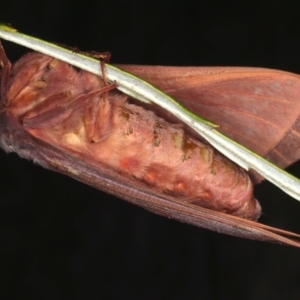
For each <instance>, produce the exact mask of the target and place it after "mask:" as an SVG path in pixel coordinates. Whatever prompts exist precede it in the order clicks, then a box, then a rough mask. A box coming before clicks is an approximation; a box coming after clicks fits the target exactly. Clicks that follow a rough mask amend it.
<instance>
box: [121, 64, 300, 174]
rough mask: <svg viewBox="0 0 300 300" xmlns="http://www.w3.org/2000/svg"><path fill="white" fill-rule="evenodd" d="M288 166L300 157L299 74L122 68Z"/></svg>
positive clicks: (211, 68) (150, 67) (232, 70)
mask: <svg viewBox="0 0 300 300" xmlns="http://www.w3.org/2000/svg"><path fill="white" fill-rule="evenodd" d="M119 67H121V68H123V69H125V70H127V71H128V72H131V73H133V74H136V75H138V76H140V77H142V78H143V79H145V80H146V81H149V82H150V83H152V84H153V85H155V86H157V87H158V88H160V89H162V90H164V91H165V92H166V93H168V94H170V95H172V96H173V97H174V98H175V99H177V100H178V101H180V102H181V103H182V104H183V105H185V106H186V107H188V108H189V109H190V110H191V111H193V112H195V113H196V114H199V115H200V116H203V117H204V118H207V119H208V120H210V121H213V122H214V123H216V124H218V125H220V126H221V127H220V128H219V130H220V131H221V132H223V133H224V134H225V135H227V136H229V137H230V138H232V139H233V140H236V141H237V142H239V143H241V144H242V145H244V146H246V147H247V148H249V149H251V150H252V151H254V152H256V153H258V154H260V155H262V156H264V157H266V158H267V159H268V160H270V161H271V162H273V163H275V164H276V165H278V166H280V167H281V168H285V167H287V166H288V165H290V164H292V163H293V162H295V161H297V160H298V159H299V158H300V121H299V109H300V101H299V97H300V76H299V75H296V74H292V73H288V72H283V71H277V70H271V69H260V68H240V67H162V66H135V65H121V66H119Z"/></svg>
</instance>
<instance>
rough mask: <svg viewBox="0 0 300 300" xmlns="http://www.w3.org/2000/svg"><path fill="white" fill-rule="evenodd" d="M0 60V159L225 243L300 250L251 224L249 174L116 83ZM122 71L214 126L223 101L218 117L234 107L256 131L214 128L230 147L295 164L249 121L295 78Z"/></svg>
mask: <svg viewBox="0 0 300 300" xmlns="http://www.w3.org/2000/svg"><path fill="white" fill-rule="evenodd" d="M0 60H1V67H2V70H1V102H0V113H1V114H0V130H1V140H0V145H1V147H2V148H3V149H4V150H5V151H7V152H11V151H13V152H16V153H18V154H19V155H20V156H21V157H24V158H27V159H30V160H33V161H34V162H35V163H38V164H40V165H42V166H43V167H45V168H48V169H51V170H54V171H58V172H61V173H64V174H67V175H69V176H71V177H73V178H75V179H77V180H80V181H83V182H85V183H87V184H89V185H91V186H94V187H96V188H99V189H101V190H104V191H106V192H108V193H111V194H114V195H116V196H119V197H121V198H124V199H126V200H128V201H129V202H131V203H134V204H137V205H139V206H142V207H144V208H145V209H148V210H150V211H153V212H155V213H158V214H160V215H163V216H167V217H170V218H175V219H178V220H180V221H183V222H187V223H190V224H194V225H197V226H200V227H204V228H208V229H211V230H215V231H218V232H222V233H226V234H230V235H236V236H240V237H245V238H250V239H257V240H264V241H272V242H281V243H286V244H289V245H294V246H300V243H299V242H298V241H296V239H297V238H299V236H298V235H296V234H293V233H290V232H286V231H283V230H280V229H276V228H272V227H268V226H265V225H262V224H259V223H257V222H254V221H252V220H257V219H258V217H259V216H260V212H261V208H260V205H259V203H258V202H257V200H256V199H255V198H254V197H253V193H252V192H253V184H252V181H251V179H250V177H249V175H248V174H247V173H246V172H245V171H244V170H243V169H241V168H239V167H237V166H236V165H235V164H233V163H232V162H230V161H229V160H228V159H227V158H225V157H223V156H222V155H221V154H219V153H218V152H217V151H215V150H214V149H213V148H212V147H210V146H209V145H207V144H206V143H204V142H203V141H201V140H199V139H197V138H195V137H194V136H193V135H191V134H189V133H188V132H187V131H186V130H185V128H184V127H183V126H182V125H180V124H178V123H177V124H176V123H175V124H174V123H171V122H169V121H166V120H165V119H163V118H162V116H161V115H160V113H159V112H153V111H152V110H151V107H144V106H141V105H139V104H137V102H134V99H130V98H129V97H128V96H126V95H124V94H122V93H120V92H118V91H117V90H116V89H115V87H116V85H107V84H106V82H104V81H103V80H102V79H101V78H100V77H98V76H95V75H92V74H90V73H88V72H85V71H82V70H78V69H75V68H74V67H72V66H70V65H68V64H66V63H63V62H61V61H59V60H57V59H54V58H51V57H49V56H46V55H42V54H39V53H29V54H27V55H25V56H24V57H22V58H21V59H20V60H19V61H18V62H17V63H16V64H14V66H13V67H11V64H10V62H9V61H8V59H7V57H6V55H5V52H4V50H3V48H1V53H0ZM123 67H124V68H126V69H127V70H130V71H131V72H132V73H135V74H138V75H139V76H141V77H143V78H145V79H146V80H148V81H149V82H152V83H154V84H155V85H157V86H159V87H160V88H161V89H163V90H165V91H166V92H168V93H170V94H171V95H174V96H175V97H176V99H178V100H181V101H182V102H184V104H185V105H186V106H188V107H189V108H190V109H193V110H194V111H196V112H198V113H199V111H200V110H201V115H203V116H204V117H208V118H209V119H211V120H213V121H215V122H216V123H218V124H223V123H222V122H219V118H220V113H219V112H218V111H216V113H215V114H214V113H213V108H214V106H215V103H216V102H215V101H217V100H216V98H217V97H216V94H218V95H219V94H222V96H221V97H220V100H219V101H221V102H219V104H220V103H222V105H221V106H223V111H224V112H225V114H226V113H227V114H229V115H230V116H231V117H232V116H234V115H235V114H234V111H236V110H237V109H238V110H240V111H242V113H240V116H241V118H244V115H245V114H249V115H250V117H249V120H250V121H249V122H250V123H251V121H252V119H254V121H255V122H257V123H258V125H257V126H256V127H253V128H252V129H251V132H250V131H248V132H247V131H245V132H242V134H241V131H240V130H238V126H237V125H236V128H234V126H235V122H238V121H239V120H238V118H235V117H232V123H231V124H229V125H226V124H225V125H224V126H223V125H222V129H223V130H224V131H225V132H227V131H232V132H231V136H233V138H234V139H236V140H238V141H241V140H242V142H243V144H244V145H246V146H247V147H249V148H250V149H252V150H253V151H256V152H258V153H259V154H262V155H265V156H267V157H268V158H270V159H271V160H272V161H275V162H277V163H279V164H281V165H284V166H285V165H286V164H288V163H291V162H292V161H294V160H295V159H297V157H295V156H293V155H294V153H293V154H292V155H289V156H287V155H286V154H285V155H284V160H280V159H278V156H279V157H280V156H282V153H281V152H280V143H278V141H277V140H276V139H274V138H273V140H272V139H271V140H268V141H267V142H266V144H265V145H261V143H260V141H259V135H258V133H257V132H258V131H260V130H261V127H262V126H265V122H266V121H265V120H268V123H270V124H271V121H270V120H269V119H268V118H265V119H264V120H260V119H259V118H261V117H262V115H261V113H260V112H259V114H258V116H259V117H256V116H254V113H253V109H252V108H250V106H249V105H250V104H251V102H253V101H257V100H258V99H262V98H266V99H273V98H274V95H275V90H276V89H277V90H280V88H282V87H284V86H285V89H286V90H285V93H287V92H288V87H291V85H295V86H296V84H298V86H299V77H298V76H296V75H293V74H288V73H285V72H279V71H270V70H263V69H246V68H236V69H230V68H228V69H225V68H219V69H217V68H211V69H205V68H203V69H201V68H196V69H193V68H168V67H158V68H157V71H158V72H157V73H155V69H156V67H145V66H123ZM270 74H272V78H270ZM187 78H188V79H189V80H190V82H189V84H186V81H187ZM245 79H247V80H245ZM272 80H273V82H275V83H274V84H273V86H274V89H275V90H274V91H272V89H271V88H270V82H271V81H272ZM247 81H248V85H247V84H245V82H247ZM279 85H281V86H280V87H278V86H279ZM287 85H289V86H287ZM203 86H204V87H203ZM298 89H300V88H298ZM252 90H255V92H252ZM293 92H295V91H293ZM276 95H277V96H276V97H277V102H278V103H281V102H284V101H286V99H285V98H284V99H283V98H281V99H280V96H278V91H277V94H276ZM229 97H232V98H235V97H239V99H242V98H243V97H246V98H248V100H249V103H248V104H246V105H245V103H242V101H241V102H240V105H239V106H237V105H236V104H235V105H233V106H232V108H231V107H230V105H229V104H228V103H229V102H230V101H229V102H228V101H226V98H229ZM272 97H273V98H272ZM286 97H287V99H288V95H287V96H286ZM192 99H193V101H191V100H192ZM195 99H196V100H195ZM208 101H209V105H207V102H208ZM279 105H280V104H279ZM219 106H220V105H219ZM203 107H204V109H203V110H202V108H203ZM262 107H263V106H262ZM262 110H264V108H262ZM202 111H203V112H204V113H203V112H202ZM212 115H213V117H211V116H212ZM271 117H272V116H270V118H271ZM244 122H245V120H244ZM270 127H271V131H272V129H273V128H272V126H270ZM256 131H257V132H256ZM259 134H261V133H259ZM270 134H271V133H270ZM291 134H293V132H292V133H291ZM229 135H230V134H229ZM277 135H278V132H277ZM254 136H255V137H254ZM284 136H285V138H287V135H286V134H285V135H284ZM278 144H279V148H278V146H277V148H278V149H279V150H278V149H277V148H276V151H275V152H274V153H273V152H272V151H271V149H274V148H275V147H274V145H278ZM252 177H253V178H254V179H255V178H256V180H259V178H258V177H257V176H256V177H255V174H254V175H253V176H252Z"/></svg>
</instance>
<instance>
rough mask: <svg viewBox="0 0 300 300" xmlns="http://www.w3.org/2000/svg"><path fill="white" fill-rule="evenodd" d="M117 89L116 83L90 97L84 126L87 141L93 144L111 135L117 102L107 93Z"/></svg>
mask: <svg viewBox="0 0 300 300" xmlns="http://www.w3.org/2000/svg"><path fill="white" fill-rule="evenodd" d="M116 87H117V84H115V83H114V84H111V85H108V86H105V87H103V88H102V89H101V90H100V91H99V92H96V93H93V94H91V95H90V97H89V102H88V104H87V105H86V108H85V112H84V125H85V129H86V135H87V139H88V141H89V142H91V143H98V142H100V141H102V140H103V139H105V137H107V136H108V135H109V133H110V129H111V128H112V120H113V116H112V114H113V108H114V106H115V105H116V104H117V101H114V102H112V101H110V100H109V97H108V93H107V92H108V91H110V90H112V89H114V88H116ZM122 99H123V98H122Z"/></svg>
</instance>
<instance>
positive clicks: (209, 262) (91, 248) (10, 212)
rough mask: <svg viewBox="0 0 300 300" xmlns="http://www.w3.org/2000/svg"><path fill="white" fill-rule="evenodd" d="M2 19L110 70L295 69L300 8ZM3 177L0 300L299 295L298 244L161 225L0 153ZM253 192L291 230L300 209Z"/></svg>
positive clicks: (135, 6)
mask: <svg viewBox="0 0 300 300" xmlns="http://www.w3.org/2000/svg"><path fill="white" fill-rule="evenodd" d="M0 21H4V22H10V23H11V24H12V25H13V26H14V27H16V28H17V29H19V30H20V31H22V32H24V33H27V34H30V35H35V36H37V37H39V38H43V39H46V40H49V41H53V42H58V43H62V44H65V45H70V46H76V47H78V48H80V49H82V50H98V51H106V50H109V51H111V52H112V54H113V58H112V62H115V63H130V64H153V65H155V64H160V65H195V66H202V65H222V66H234V65H236V66H260V67H270V68H276V69H283V70H287V71H291V72H295V73H299V74H300V59H299V56H300V34H299V32H300V31H299V29H300V18H299V9H298V4H297V1H279V0H269V1H251V2H250V1H249V2H245V1H228V3H227V1H184V0H182V1H179V0H169V1H167V0H160V1H159V2H158V3H156V4H155V3H153V2H152V3H151V2H148V3H144V2H143V1H138V0H136V1H133V0H129V1H90V0H86V1H81V2H80V4H78V3H77V2H76V3H75V1H67V0H65V1H57V2H55V1H47V0H45V1H33V0H32V1H21V0H20V1H6V2H5V3H2V4H1V8H0ZM4 46H5V48H6V51H7V54H8V56H9V58H10V59H11V60H12V61H15V60H16V59H18V58H19V57H20V55H21V54H23V53H25V52H26V51H28V50H27V49H25V48H22V47H20V46H17V45H15V44H12V43H8V42H5V43H4ZM289 170H290V171H291V172H293V174H295V175H297V176H300V164H299V163H298V164H295V165H294V166H292V167H291V168H289ZM0 180H1V182H0V276H1V280H0V295H1V299H23V298H25V296H29V297H30V298H31V299H124V298H127V299H129V298H130V299H300V250H299V249H296V248H292V247H287V246H281V245H274V244H268V243H262V242H255V241H248V240H243V239H239V238H234V237H230V236H225V235H221V234H217V233H213V232H209V231H206V230H203V229H200V228H196V227H192V226H189V225H186V224H181V223H179V222H176V221H172V220H168V219H165V218H162V217H159V216H156V215H154V214H151V213H148V212H146V211H144V210H143V209H140V208H138V207H134V206H133V205H130V204H127V203H126V202H124V201H122V200H120V199H117V198H114V197H111V196H108V195H107V194H104V193H102V192H100V191H97V190H95V189H93V188H90V187H88V186H86V185H84V184H81V183H79V182H76V181H74V180H72V179H70V178H67V177H66V176H63V175H60V174H56V173H53V172H50V171H47V170H44V169H42V168H40V167H38V166H34V165H33V164H32V163H30V162H27V161H25V160H21V159H19V158H18V157H17V156H15V155H7V154H5V153H4V152H3V151H0ZM256 197H257V198H258V199H260V200H261V203H262V206H263V211H264V216H263V217H262V222H264V223H266V224H269V225H272V226H276V227H280V228H284V229H287V230H291V231H295V232H300V224H299V219H300V204H298V203H297V202H296V201H294V200H292V199H291V198H289V197H288V196H286V195H285V194H284V193H283V192H281V191H279V190H278V189H277V188H275V187H274V186H272V185H271V184H269V183H267V182H264V183H263V184H261V185H260V186H257V188H256ZM21 297H22V298H21Z"/></svg>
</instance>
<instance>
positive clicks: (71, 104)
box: [20, 84, 116, 128]
mask: <svg viewBox="0 0 300 300" xmlns="http://www.w3.org/2000/svg"><path fill="white" fill-rule="evenodd" d="M115 87H116V85H115V84H114V85H109V86H105V87H103V88H101V89H99V90H97V91H92V92H89V93H86V94H80V95H78V96H76V97H74V96H73V95H72V92H71V91H70V90H67V91H63V92H61V93H57V94H54V95H52V96H50V97H48V98H47V99H45V100H44V101H42V102H41V103H40V104H38V105H36V106H35V107H33V108H32V109H30V110H29V111H27V112H26V113H25V114H23V115H22V116H21V117H20V120H21V122H22V124H23V125H24V126H26V127H30V128H47V127H51V126H54V125H56V124H58V123H60V122H63V121H64V120H66V119H67V118H68V117H69V116H70V115H71V114H72V113H73V112H74V111H75V110H78V109H81V110H82V114H83V111H84V110H85V108H86V107H87V106H89V105H90V103H89V102H92V101H91V100H92V99H93V98H94V97H97V96H99V95H101V94H103V93H106V92H107V91H109V90H111V89H114V88H115Z"/></svg>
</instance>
